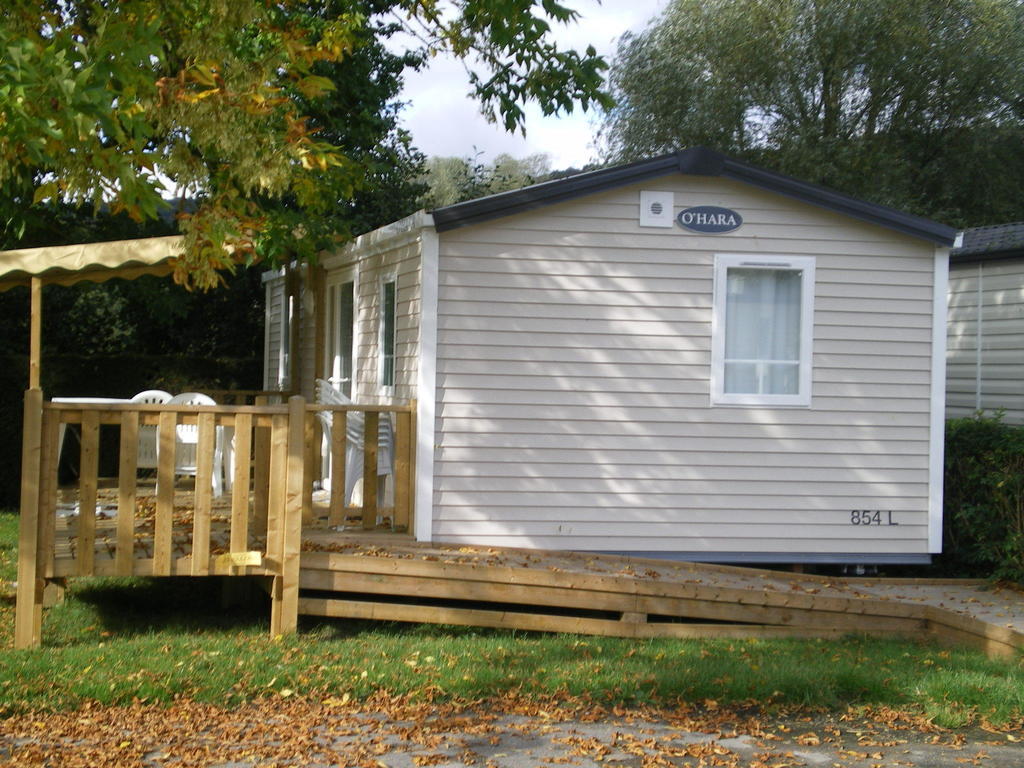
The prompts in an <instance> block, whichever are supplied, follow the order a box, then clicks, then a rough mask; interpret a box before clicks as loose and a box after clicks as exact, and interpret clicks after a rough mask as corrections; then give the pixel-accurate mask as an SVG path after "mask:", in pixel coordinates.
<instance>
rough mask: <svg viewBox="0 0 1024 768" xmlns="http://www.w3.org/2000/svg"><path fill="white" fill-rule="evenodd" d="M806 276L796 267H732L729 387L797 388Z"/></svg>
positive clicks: (779, 391)
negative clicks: (802, 285)
mask: <svg viewBox="0 0 1024 768" xmlns="http://www.w3.org/2000/svg"><path fill="white" fill-rule="evenodd" d="M802 280H803V276H802V273H801V272H800V271H799V270H794V269H744V268H736V267H734V268H730V269H729V270H728V272H727V277H726V312H725V382H724V383H725V392H726V393H729V394H759V395H760V394H763V395H792V394H796V393H798V392H799V387H800V310H801V283H802Z"/></svg>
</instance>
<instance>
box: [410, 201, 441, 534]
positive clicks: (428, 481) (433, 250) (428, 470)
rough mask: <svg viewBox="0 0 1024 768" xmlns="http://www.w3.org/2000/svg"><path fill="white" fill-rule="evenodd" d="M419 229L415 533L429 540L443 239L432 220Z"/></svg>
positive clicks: (432, 515)
mask: <svg viewBox="0 0 1024 768" xmlns="http://www.w3.org/2000/svg"><path fill="white" fill-rule="evenodd" d="M426 219H427V222H426V223H425V225H424V228H423V229H422V230H421V232H420V271H421V275H420V277H421V280H420V360H419V366H418V367H417V382H416V394H417V398H418V399H417V406H416V494H415V499H414V502H415V507H414V508H415V517H414V520H415V523H414V531H413V532H414V534H415V536H416V540H417V541H430V540H431V538H432V537H433V528H434V430H435V427H436V424H435V421H434V414H435V411H436V407H437V287H438V266H439V265H438V262H439V261H440V242H439V240H438V236H437V231H436V230H435V229H434V228H433V220H432V219H430V217H429V216H427V217H426Z"/></svg>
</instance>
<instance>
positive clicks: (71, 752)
mask: <svg viewBox="0 0 1024 768" xmlns="http://www.w3.org/2000/svg"><path fill="white" fill-rule="evenodd" d="M706 705H707V706H703V707H702V708H701V709H700V710H693V711H679V710H674V711H669V710H663V711H653V710H647V711H642V712H640V711H624V710H616V711H612V712H608V711H605V710H602V709H600V708H590V709H587V708H578V707H577V708H575V709H565V708H562V707H559V706H557V705H554V706H550V707H544V706H543V705H526V704H523V703H519V704H516V705H514V706H508V707H505V708H507V709H508V710H510V711H505V712H499V711H496V710H499V709H502V708H503V707H502V706H501V705H498V704H488V705H486V706H483V705H481V704H479V703H478V704H477V705H476V706H475V707H471V708H456V707H449V706H444V707H434V706H432V705H430V704H419V705H415V706H413V705H410V704H397V705H396V704H394V703H387V704H384V705H382V706H380V707H379V708H375V707H374V706H372V705H371V706H364V707H358V708H357V707H352V706H350V705H349V704H348V703H347V702H345V701H340V700H336V699H326V700H319V701H308V700H297V699H293V700H282V699H270V700H264V701H260V702H254V703H250V704H246V705H243V706H241V707H238V708H235V709H230V710H228V709H218V708H215V707H211V706H209V705H204V704H198V703H194V702H189V701H180V702H176V703H175V704H173V705H172V706H170V707H157V706H133V707H109V708H103V707H91V708H86V709H83V710H80V711H79V712H73V713H60V714H55V715H27V716H22V717H18V718H12V719H8V720H6V721H0V765H3V766H19V767H20V766H60V767H61V768H64V767H67V768H75V767H76V766H90V768H94V767H100V766H119V767H120V766H144V767H145V768H151V767H153V768H156V767H158V766H159V767H160V768H163V767H164V766H168V767H170V766H175V767H177V766H204V767H205V768H210V767H213V768H257V767H259V768H263V767H264V766H304V767H305V766H309V767H319V766H324V767H326V766H359V767H362V766H368V767H371V768H381V766H386V767H387V768H415V767H416V766H467V765H468V766H482V767H484V768H533V767H534V766H543V765H568V766H584V767H588V766H630V767H633V766H636V767H637V768H641V767H646V766H693V767H694V768H697V767H698V766H723V767H726V768H729V767H736V768H738V767H740V766H743V767H746V766H750V767H751V768H789V767H790V766H809V767H815V766H823V767H825V768H835V767H836V766H842V767H843V768H889V767H890V766H892V767H893V768H896V767H901V768H947V767H948V768H961V767H962V766H965V765H983V766H987V767H988V768H1020V766H1022V765H1024V734H1022V733H1021V731H1020V730H1016V731H1008V732H996V731H984V730H980V729H976V730H974V731H971V732H950V731H943V730H941V729H938V728H935V727H933V726H931V725H930V724H929V723H927V722H926V721H914V720H913V719H912V718H907V717H906V716H903V715H900V714H899V713H896V712H887V711H874V712H872V711H866V712H861V713H858V714H857V715H856V716H853V715H847V716H839V717H794V716H790V717H788V718H782V719H776V718H771V719H766V718H763V717H760V716H759V714H758V713H754V714H750V713H735V712H722V711H718V710H717V708H716V707H714V702H709V703H706Z"/></svg>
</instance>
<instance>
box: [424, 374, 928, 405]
mask: <svg viewBox="0 0 1024 768" xmlns="http://www.w3.org/2000/svg"><path fill="white" fill-rule="evenodd" d="M815 379H816V381H815V382H814V392H815V394H819V395H824V396H833V397H835V396H842V397H847V396H853V397H870V396H873V397H886V396H889V395H891V396H896V397H899V396H902V393H905V394H906V396H908V397H913V396H915V394H920V393H921V388H922V387H923V388H925V391H926V392H927V391H930V389H929V388H928V387H929V378H928V374H927V371H917V372H915V371H895V372H893V371H874V370H856V369H854V370H846V369H844V370H830V369H827V368H820V369H818V370H816V371H815ZM437 384H438V386H439V387H441V388H442V389H446V390H449V391H450V392H451V393H453V394H455V395H457V396H459V398H460V399H459V400H458V402H467V401H470V402H472V401H473V398H474V397H475V396H474V395H473V394H467V393H466V390H468V391H469V392H475V391H477V390H480V391H481V394H480V395H479V397H488V398H491V399H493V398H495V397H496V396H495V395H486V394H483V392H482V391H483V390H492V389H497V390H508V391H510V392H516V391H521V390H526V391H531V392H538V393H541V392H565V393H568V394H569V395H570V396H571V395H572V394H573V393H575V392H606V393H608V394H609V396H610V397H615V396H617V393H638V394H656V395H672V394H700V393H704V394H708V393H709V389H708V384H707V380H697V379H688V378H674V379H657V380H651V379H636V378H627V379H602V380H595V379H593V378H591V377H586V376H580V377H559V378H555V377H553V376H548V375H544V374H541V375H533V376H531V375H502V374H495V373H490V372H481V373H442V374H440V375H439V376H438V377H437ZM489 401H490V400H489Z"/></svg>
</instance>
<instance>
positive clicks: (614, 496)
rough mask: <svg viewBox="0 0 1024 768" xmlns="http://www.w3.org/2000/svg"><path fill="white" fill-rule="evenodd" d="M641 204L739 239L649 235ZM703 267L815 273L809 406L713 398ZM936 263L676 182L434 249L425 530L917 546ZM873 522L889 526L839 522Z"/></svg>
mask: <svg viewBox="0 0 1024 768" xmlns="http://www.w3.org/2000/svg"><path fill="white" fill-rule="evenodd" d="M641 188H642V189H661V190H670V191H673V192H674V193H675V206H676V210H677V211H678V210H680V209H681V208H683V207H686V206H690V205H722V206H726V207H729V208H733V209H735V210H737V211H738V212H739V213H740V214H741V215H742V216H743V217H744V225H743V227H742V228H741V229H740V230H739V231H737V232H734V233H731V234H728V235H719V236H707V235H698V234H692V233H687V232H685V231H684V230H682V229H680V228H678V227H674V228H673V229H653V228H640V227H639V226H638V224H637V219H638V214H639V190H640V189H641ZM715 253H751V254H781V255H786V254H791V255H808V256H815V257H817V285H816V296H815V328H814V346H813V350H814V354H813V405H812V407H811V408H810V409H807V408H763V407H762V408H743V407H715V408H712V407H711V406H710V398H709V377H710V364H711V353H710V350H711V298H712V272H713V260H714V254H715ZM933 256H934V247H933V246H932V245H930V244H928V243H924V242H922V241H918V240H915V239H913V238H909V237H903V236H901V235H899V234H897V233H894V232H891V231H889V230H884V229H881V228H876V227H872V226H869V225H865V224H861V223H858V222H856V221H854V220H851V219H849V218H846V217H843V216H840V215H838V214H832V213H829V212H827V211H823V210H821V209H818V208H816V207H812V206H806V205H802V204H799V203H795V202H793V201H790V200H788V199H786V198H783V197H780V196H775V195H771V194H768V193H762V192H760V191H757V190H754V189H752V188H750V187H748V186H746V185H740V184H736V183H732V182H728V181H722V180H718V179H701V178H695V177H682V176H678V177H670V178H667V179H664V180H660V181H652V182H647V183H644V184H642V185H637V186H633V187H628V188H625V189H621V190H615V191H610V192H606V193H601V194H599V195H595V196H591V197H588V198H584V199H581V200H578V201H571V202H567V203H562V204H558V205H554V206H549V207H545V208H541V209H539V210H537V211H534V212H530V213H525V214H521V215H517V216H513V217H507V218H504V219H498V220H496V221H493V222H487V223H484V224H480V225H476V226H470V227H465V228H462V229H457V230H453V231H451V232H446V233H442V234H441V235H440V275H439V309H438V361H437V383H438V395H437V418H436V435H435V442H436V443H437V444H438V447H437V449H436V454H435V457H436V458H435V467H434V468H435V481H434V523H433V536H434V538H435V539H437V540H440V541H448V542H466V543H475V544H494V545H508V546H524V547H540V548H562V549H577V550H609V551H633V552H655V551H661V552H687V553H700V552H705V553H715V552H719V553H728V552H732V553H746V552H767V553H773V552H777V553H780V558H779V559H781V560H786V559H787V557H786V554H787V553H855V552H872V553H917V554H923V553H926V552H927V551H928V549H927V524H928V480H929V475H928V464H929V462H928V443H929V436H930V427H929V397H930V367H931V357H930V356H931V338H932V337H931V325H932V301H933V296H932V282H933ZM864 509H870V510H884V511H885V513H888V512H889V511H891V512H892V520H893V521H894V522H896V523H898V525H894V526H888V525H886V526H853V525H851V523H850V518H851V510H864ZM884 519H886V520H887V519H888V517H887V515H885V516H884Z"/></svg>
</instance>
